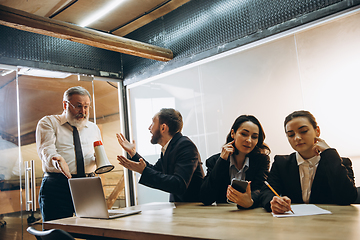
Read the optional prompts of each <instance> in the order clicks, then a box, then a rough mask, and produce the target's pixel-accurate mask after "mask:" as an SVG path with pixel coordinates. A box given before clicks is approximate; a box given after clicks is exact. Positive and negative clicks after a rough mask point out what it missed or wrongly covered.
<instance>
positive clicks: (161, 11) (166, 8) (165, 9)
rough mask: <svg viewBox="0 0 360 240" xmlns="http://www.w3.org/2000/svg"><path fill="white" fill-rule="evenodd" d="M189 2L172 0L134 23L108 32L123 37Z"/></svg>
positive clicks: (187, 0) (186, 0)
mask: <svg viewBox="0 0 360 240" xmlns="http://www.w3.org/2000/svg"><path fill="white" fill-rule="evenodd" d="M189 1H190V0H172V1H170V2H168V3H167V4H164V5H162V6H161V7H159V8H157V9H155V10H154V11H152V12H150V13H148V14H146V15H143V16H141V17H139V18H137V19H135V20H134V21H131V22H130V23H127V24H126V25H124V26H122V27H120V28H118V29H116V30H113V31H110V32H111V33H112V34H115V35H117V36H121V37H122V36H125V35H127V34H129V33H131V32H133V31H135V30H136V29H138V28H140V27H142V26H145V25H146V24H148V23H150V22H152V21H154V20H155V19H158V18H159V17H162V16H164V15H166V14H167V13H169V12H171V11H173V10H175V9H176V8H178V7H180V6H182V5H184V4H185V3H187V2H189Z"/></svg>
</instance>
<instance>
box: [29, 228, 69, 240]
mask: <svg viewBox="0 0 360 240" xmlns="http://www.w3.org/2000/svg"><path fill="white" fill-rule="evenodd" d="M26 230H27V231H28V232H29V233H30V234H32V235H34V236H35V237H36V239H37V240H75V238H73V236H71V235H70V234H69V233H67V232H65V231H64V230H61V229H51V230H45V231H39V230H36V229H35V228H33V227H28V228H27V229H26Z"/></svg>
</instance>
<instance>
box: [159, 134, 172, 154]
mask: <svg viewBox="0 0 360 240" xmlns="http://www.w3.org/2000/svg"><path fill="white" fill-rule="evenodd" d="M171 139H172V138H170V140H169V141H168V142H167V143H166V144H165V145H164V146H163V147H162V148H161V152H162V154H163V155H165V152H166V149H167V147H168V146H169V143H170V141H171Z"/></svg>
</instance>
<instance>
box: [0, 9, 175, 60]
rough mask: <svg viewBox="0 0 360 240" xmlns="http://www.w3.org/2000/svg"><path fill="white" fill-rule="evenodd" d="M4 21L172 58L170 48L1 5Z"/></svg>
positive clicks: (114, 48) (119, 49)
mask: <svg viewBox="0 0 360 240" xmlns="http://www.w3.org/2000/svg"><path fill="white" fill-rule="evenodd" d="M0 24H1V25H5V26H8V27H12V28H16V29H20V30H24V31H29V32H34V33H38V34H42V35H47V36H51V37H57V38H61V39H66V40H70V41H73V42H78V43H82V44H86V45H90V46H94V47H98V48H102V49H107V50H110V51H115V52H121V53H124V54H129V55H133V56H138V57H143V58H148V59H153V60H158V61H164V62H166V61H170V60H171V59H173V53H172V51H171V50H170V49H166V48H162V47H158V46H154V45H150V44H147V43H141V42H138V41H134V40H131V39H126V38H123V37H119V36H115V35H112V34H108V33H103V32H99V31H95V30H91V29H87V28H82V27H79V26H76V25H74V24H70V23H66V22H61V21H57V20H54V19H49V18H45V17H41V16H37V15H34V14H30V13H27V12H24V11H20V10H16V9H13V8H9V7H6V6H3V5H0Z"/></svg>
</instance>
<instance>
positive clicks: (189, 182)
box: [132, 133, 204, 202]
mask: <svg viewBox="0 0 360 240" xmlns="http://www.w3.org/2000/svg"><path fill="white" fill-rule="evenodd" d="M140 158H142V157H141V156H140V155H139V154H138V153H136V154H135V155H134V156H133V158H132V160H134V161H139V159H140ZM146 164H147V166H146V167H145V169H144V171H143V173H142V174H141V178H140V181H139V183H141V184H143V185H146V186H148V187H152V188H156V189H159V190H162V191H165V192H168V193H170V202H199V201H200V200H199V192H200V187H201V184H202V182H203V179H204V171H203V169H202V165H201V160H200V155H199V152H198V150H197V148H196V146H195V144H194V143H193V142H192V141H191V140H190V139H189V138H188V137H185V136H183V135H182V134H181V133H176V134H175V135H174V137H173V138H172V139H171V140H170V143H169V145H168V147H167V149H166V152H165V154H164V156H163V157H161V158H160V159H159V160H158V161H157V162H156V163H155V165H151V164H150V163H148V162H146Z"/></svg>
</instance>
